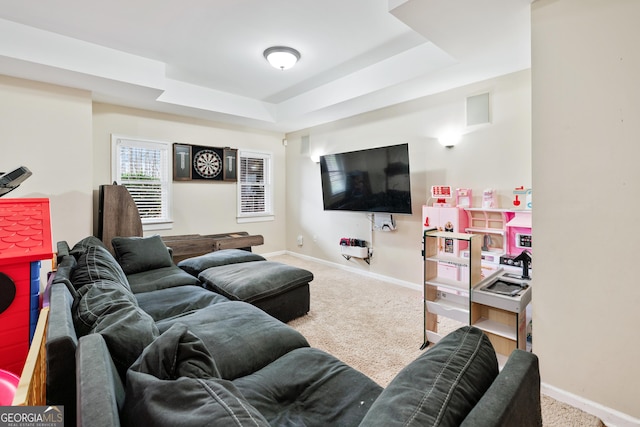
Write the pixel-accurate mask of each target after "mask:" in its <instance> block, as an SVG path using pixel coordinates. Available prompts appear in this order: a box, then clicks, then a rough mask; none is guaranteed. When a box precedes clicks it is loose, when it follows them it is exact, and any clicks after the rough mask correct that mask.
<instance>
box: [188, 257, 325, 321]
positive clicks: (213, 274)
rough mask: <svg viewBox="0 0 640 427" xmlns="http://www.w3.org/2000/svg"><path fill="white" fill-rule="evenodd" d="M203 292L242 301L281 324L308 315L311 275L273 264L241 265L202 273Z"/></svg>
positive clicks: (267, 262) (215, 268)
mask: <svg viewBox="0 0 640 427" xmlns="http://www.w3.org/2000/svg"><path fill="white" fill-rule="evenodd" d="M198 279H200V281H201V282H202V283H203V285H204V286H205V288H207V289H210V290H212V291H214V292H217V293H219V294H222V295H224V296H226V297H227V298H229V299H231V300H238V301H245V302H248V303H251V304H253V305H255V306H256V307H258V308H260V309H262V310H264V311H265V312H267V313H268V314H270V315H272V316H273V317H275V318H276V319H278V320H281V321H282V322H288V321H290V320H293V319H295V318H297V317H300V316H304V315H305V314H307V313H308V312H309V299H310V297H309V282H310V281H312V280H313V274H312V273H311V272H310V271H308V270H304V269H302V268H298V267H293V266H290V265H286V264H282V263H279V262H273V261H253V262H241V263H234V264H228V265H222V266H218V267H211V268H208V269H206V270H204V271H202V272H201V273H200V274H199V275H198Z"/></svg>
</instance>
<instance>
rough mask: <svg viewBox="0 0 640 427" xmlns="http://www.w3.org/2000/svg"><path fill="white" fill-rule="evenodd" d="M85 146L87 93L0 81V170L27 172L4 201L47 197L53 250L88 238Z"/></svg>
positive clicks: (88, 148) (88, 189)
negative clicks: (61, 242)
mask: <svg viewBox="0 0 640 427" xmlns="http://www.w3.org/2000/svg"><path fill="white" fill-rule="evenodd" d="M90 141H91V96H90V93H89V92H85V91H80V90H74V89H69V88H63V87H60V86H53V85H47V84H43V83H36V82H32V81H28V80H21V79H14V78H10V77H5V76H0V171H4V172H8V171H11V170H13V169H15V168H17V167H19V166H26V167H28V168H29V170H31V172H32V173H33V175H32V176H31V177H29V178H28V179H27V180H26V181H25V182H24V183H23V184H22V185H21V186H20V187H18V188H17V189H16V190H14V191H13V192H11V193H10V194H8V195H6V196H4V198H7V197H45V198H49V203H50V209H51V226H52V239H53V245H54V247H53V250H54V251H55V244H56V242H57V241H58V240H65V239H69V240H70V241H76V240H78V239H80V238H82V237H84V236H86V235H88V234H90V233H91V223H92V218H91V203H92V199H91V181H90V180H88V179H87V177H90V176H91V174H92V170H93V163H92V161H91V158H92V157H91V156H92V154H91V151H92V148H91V143H90ZM45 267H46V263H43V270H45ZM46 271H48V269H47V270H46Z"/></svg>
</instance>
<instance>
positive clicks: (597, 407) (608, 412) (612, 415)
mask: <svg viewBox="0 0 640 427" xmlns="http://www.w3.org/2000/svg"><path fill="white" fill-rule="evenodd" d="M277 255H291V256H295V257H298V258H301V259H306V260H309V261H314V262H318V263H320V264H325V265H329V266H331V267H334V268H338V269H341V270H345V271H349V272H352V273H356V274H360V275H363V276H367V277H371V278H373V279H376V280H380V281H383V282H388V283H391V284H394V285H399V286H404V287H406V288H409V289H414V290H417V291H422V286H420V285H417V284H415V283H411V282H406V281H404V280H398V279H394V278H393V277H389V276H383V275H381V274H375V273H371V272H368V271H364V270H360V269H357V268H353V267H349V266H346V265H342V264H338V263H335V262H331V261H326V260H323V259H319V258H314V257H311V256H308V255H303V254H299V253H296V252H291V251H278V252H271V253H268V254H262V256H264V257H265V258H269V257H273V256H277ZM540 390H541V392H542V394H545V395H547V396H549V397H551V398H553V399H556V400H557V401H559V402H563V403H566V404H567V405H571V406H573V407H574V408H578V409H580V410H582V411H584V412H586V413H588V414H591V415H593V416H595V417H598V418H599V419H600V420H602V422H603V423H605V425H606V426H607V427H640V419H638V418H634V417H632V416H630V415H627V414H624V413H622V412H619V411H616V410H615V409H612V408H609V407H606V406H604V405H601V404H600V403H597V402H593V401H591V400H588V399H585V398H583V397H580V396H577V395H575V394H573V393H569V392H568V391H565V390H562V389H559V388H557V387H554V386H552V385H549V384H546V383H544V382H543V383H541V384H540Z"/></svg>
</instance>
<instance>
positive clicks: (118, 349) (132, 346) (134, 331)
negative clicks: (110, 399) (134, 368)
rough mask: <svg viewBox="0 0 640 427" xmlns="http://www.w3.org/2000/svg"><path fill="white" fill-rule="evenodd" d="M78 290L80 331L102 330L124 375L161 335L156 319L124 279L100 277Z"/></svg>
mask: <svg viewBox="0 0 640 427" xmlns="http://www.w3.org/2000/svg"><path fill="white" fill-rule="evenodd" d="M78 293H79V301H78V305H77V308H76V311H75V313H74V325H75V329H76V331H77V333H78V335H80V336H82V335H86V334H89V333H99V334H101V335H102V336H103V338H104V340H105V342H106V343H107V346H108V347H109V351H110V352H111V357H112V358H113V361H114V363H115V364H116V367H117V368H118V372H120V374H121V375H122V376H123V378H124V374H125V373H126V370H127V368H129V366H131V364H132V363H133V362H134V361H135V360H136V359H137V358H138V356H139V355H140V353H142V350H143V349H144V348H145V347H146V346H147V345H148V344H149V343H150V342H152V341H153V340H154V339H155V338H156V337H157V336H158V335H159V333H158V328H157V327H156V324H155V322H154V321H153V319H152V318H151V316H149V315H148V314H147V313H145V312H144V311H143V310H142V309H141V308H140V307H138V305H137V302H136V299H135V297H134V296H133V295H132V294H131V293H130V292H127V291H126V290H125V289H124V288H123V287H122V285H121V284H120V283H116V282H112V281H109V280H100V281H97V282H93V283H91V284H89V285H86V286H84V287H83V288H81V289H80V291H79V292H78Z"/></svg>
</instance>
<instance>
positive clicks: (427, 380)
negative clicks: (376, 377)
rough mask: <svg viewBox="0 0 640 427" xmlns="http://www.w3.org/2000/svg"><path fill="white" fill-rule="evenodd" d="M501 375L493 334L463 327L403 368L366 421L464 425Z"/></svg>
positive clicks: (369, 424) (390, 425)
mask: <svg viewBox="0 0 640 427" xmlns="http://www.w3.org/2000/svg"><path fill="white" fill-rule="evenodd" d="M497 375H498V361H497V359H496V355H495V351H494V349H493V346H492V345H491V342H490V341H489V338H487V336H486V335H485V334H484V333H483V332H482V331H480V330H479V329H477V328H475V327H472V326H465V327H462V328H460V329H458V330H456V331H454V332H452V333H450V334H449V335H447V336H446V337H444V338H443V339H442V340H440V342H438V343H437V344H436V345H435V346H434V347H432V348H429V349H428V350H426V351H425V352H424V353H423V354H422V355H420V356H419V357H418V358H417V359H416V360H414V361H413V362H412V363H410V364H409V365H407V366H406V367H405V368H404V369H403V370H402V371H400V372H399V373H398V375H397V376H396V377H395V378H394V379H393V380H392V381H391V383H390V384H389V385H388V386H387V388H386V389H385V390H384V391H383V392H382V394H381V395H380V396H379V397H378V399H377V400H376V401H375V402H374V404H373V406H372V407H371V409H370V410H369V412H368V413H367V415H366V416H365V418H364V419H363V420H362V423H361V424H360V425H361V426H367V427H374V426H381V427H382V426H384V427H394V426H404V427H409V426H438V425H443V426H458V425H460V424H461V423H462V421H463V420H464V419H465V417H466V416H467V414H468V413H469V412H470V411H471V409H473V407H474V406H475V405H476V403H477V402H478V401H479V400H480V398H481V397H482V396H483V395H484V393H485V392H486V390H487V389H488V388H489V386H491V383H492V382H493V380H494V379H495V378H496V376H497Z"/></svg>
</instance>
